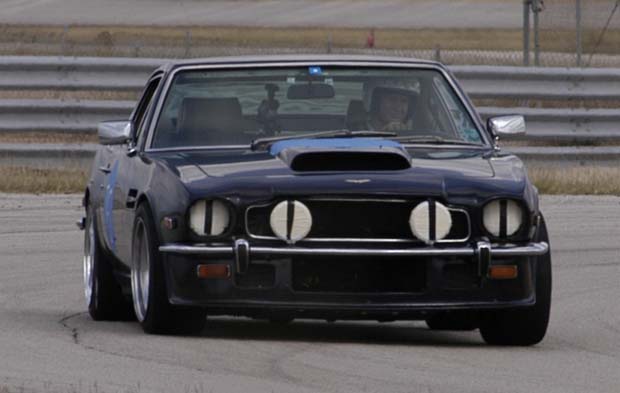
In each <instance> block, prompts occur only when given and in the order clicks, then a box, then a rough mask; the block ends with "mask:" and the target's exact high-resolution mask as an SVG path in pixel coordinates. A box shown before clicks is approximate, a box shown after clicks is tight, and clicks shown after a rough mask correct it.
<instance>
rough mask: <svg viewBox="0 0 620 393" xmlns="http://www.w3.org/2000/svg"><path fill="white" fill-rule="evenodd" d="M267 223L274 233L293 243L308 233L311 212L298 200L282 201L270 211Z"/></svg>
mask: <svg viewBox="0 0 620 393" xmlns="http://www.w3.org/2000/svg"><path fill="white" fill-rule="evenodd" d="M269 224H270V225H271V229H272V230H273V233H275V235H276V236H277V237H278V238H280V239H282V240H285V241H287V242H289V243H295V242H297V241H299V240H301V239H303V238H305V237H306V236H308V233H310V228H312V214H310V210H309V209H308V207H307V206H306V205H304V204H303V203H301V202H299V201H283V202H280V203H278V204H277V205H276V206H275V207H274V208H273V210H272V211H271V217H269Z"/></svg>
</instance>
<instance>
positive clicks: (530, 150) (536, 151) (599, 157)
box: [0, 143, 620, 168]
mask: <svg viewBox="0 0 620 393" xmlns="http://www.w3.org/2000/svg"><path fill="white" fill-rule="evenodd" d="M97 148H98V145H97V144H90V143H85V144H25V143H24V144H20V143H10V144H0V165H11V166H27V167H34V168H50V167H55V168H90V167H91V165H92V161H93V157H94V155H95V152H96V151H97ZM504 150H505V151H509V152H512V153H514V154H516V155H517V156H519V157H520V158H521V159H522V160H523V161H525V163H526V164H527V165H544V166H545V167H549V166H562V167H565V166H567V165H569V166H571V165H572V166H582V165H587V164H592V163H595V164H596V165H597V166H607V167H617V166H618V162H619V161H620V146H612V147H587V146H581V147H506V148H505V149H504Z"/></svg>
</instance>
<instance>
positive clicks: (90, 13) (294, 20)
mask: <svg viewBox="0 0 620 393" xmlns="http://www.w3.org/2000/svg"><path fill="white" fill-rule="evenodd" d="M522 7H523V5H522V1H519V0H450V1H446V0H444V1H437V0H381V1H377V0H374V1H373V0H228V1H225V0H2V1H1V2H0V23H8V24H55V25H70V24H79V25H90V24H95V25H109V24H112V25H119V24H120V25H175V26H176V25H180V26H185V25H196V26H223V25H235V26H271V27H290V26H323V27H325V26H334V27H376V28H511V29H520V28H521V27H522V24H523V22H522V18H523V8H522Z"/></svg>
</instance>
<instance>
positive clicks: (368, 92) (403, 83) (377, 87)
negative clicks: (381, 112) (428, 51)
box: [362, 78, 420, 113]
mask: <svg viewBox="0 0 620 393" xmlns="http://www.w3.org/2000/svg"><path fill="white" fill-rule="evenodd" d="M379 91H382V92H393V93H396V94H402V95H405V96H408V97H411V98H412V99H413V98H415V97H417V96H418V95H419V94H420V82H418V81H417V80H411V79H395V78H391V79H373V80H369V81H367V82H364V86H363V92H362V94H363V97H362V99H363V101H364V109H365V110H366V112H368V113H371V112H374V111H376V110H377V107H376V105H377V103H376V102H375V100H376V97H375V95H376V94H377V93H378V92H379Z"/></svg>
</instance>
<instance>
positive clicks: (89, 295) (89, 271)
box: [83, 219, 95, 307]
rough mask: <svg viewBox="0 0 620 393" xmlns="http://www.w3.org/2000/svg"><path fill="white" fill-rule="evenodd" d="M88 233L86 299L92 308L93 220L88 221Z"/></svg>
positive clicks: (85, 260) (86, 237) (85, 273)
mask: <svg viewBox="0 0 620 393" xmlns="http://www.w3.org/2000/svg"><path fill="white" fill-rule="evenodd" d="M87 223H88V224H87V227H86V231H84V232H85V233H84V262H83V265H84V297H85V298H86V306H87V307H90V304H91V300H92V296H93V264H94V260H95V228H94V227H93V225H92V220H91V219H88V221H87Z"/></svg>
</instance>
